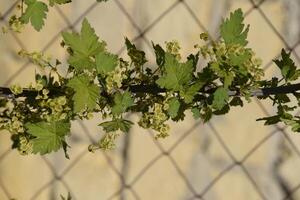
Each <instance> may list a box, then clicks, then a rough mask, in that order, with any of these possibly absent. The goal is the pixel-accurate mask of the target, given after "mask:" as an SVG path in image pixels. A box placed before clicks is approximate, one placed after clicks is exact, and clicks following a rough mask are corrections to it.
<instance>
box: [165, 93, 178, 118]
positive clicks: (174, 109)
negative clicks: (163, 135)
mask: <svg viewBox="0 0 300 200" xmlns="http://www.w3.org/2000/svg"><path fill="white" fill-rule="evenodd" d="M168 105H169V107H168V110H167V111H168V114H169V116H170V117H171V118H176V117H177V115H178V111H179V108H180V102H179V100H178V99H177V98H176V97H174V98H171V99H170V100H169V101H168Z"/></svg>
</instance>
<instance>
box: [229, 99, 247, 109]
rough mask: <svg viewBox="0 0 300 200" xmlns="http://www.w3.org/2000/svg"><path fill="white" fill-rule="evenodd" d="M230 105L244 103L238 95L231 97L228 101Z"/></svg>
mask: <svg viewBox="0 0 300 200" xmlns="http://www.w3.org/2000/svg"><path fill="white" fill-rule="evenodd" d="M229 104H230V105H231V106H241V107H243V105H244V103H243V101H242V100H241V98H240V97H233V99H232V100H231V101H230V103H229Z"/></svg>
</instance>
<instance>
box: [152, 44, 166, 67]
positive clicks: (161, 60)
mask: <svg viewBox="0 0 300 200" xmlns="http://www.w3.org/2000/svg"><path fill="white" fill-rule="evenodd" d="M152 46H153V49H154V51H155V57H156V64H157V65H158V66H159V67H162V66H163V65H164V64H165V54H166V53H165V51H164V50H163V48H162V47H161V46H160V45H159V44H156V45H155V44H154V43H152Z"/></svg>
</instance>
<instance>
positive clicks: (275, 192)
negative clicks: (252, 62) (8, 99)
mask: <svg viewBox="0 0 300 200" xmlns="http://www.w3.org/2000/svg"><path fill="white" fill-rule="evenodd" d="M73 1H74V2H73V3H72V4H69V5H65V6H61V7H59V8H53V9H51V11H50V13H49V16H48V20H47V22H46V26H45V27H44V29H43V30H42V31H41V32H35V31H34V30H33V29H32V28H31V27H26V29H25V31H24V32H23V33H22V34H13V33H8V34H6V35H0V64H1V65H0V66H1V69H0V85H2V86H9V85H11V84H13V83H19V84H26V83H29V82H31V81H32V80H33V78H34V73H35V70H37V69H36V67H35V66H34V65H32V64H30V63H27V62H26V61H24V60H22V59H20V58H19V57H18V56H17V54H16V52H17V51H18V50H20V49H26V50H28V51H40V50H43V51H44V52H45V53H47V54H49V55H52V56H53V57H57V58H59V59H61V60H64V61H65V60H66V54H65V51H64V49H62V48H61V47H60V42H61V40H62V38H61V36H60V31H61V30H63V29H68V28H70V27H72V28H74V30H79V29H80V24H81V21H82V20H83V18H84V17H86V18H87V19H88V20H89V21H90V23H91V24H92V25H93V26H94V27H95V30H96V32H97V33H98V34H99V36H100V37H101V38H102V39H103V40H105V41H107V44H108V48H109V49H110V50H111V51H112V52H115V53H119V54H121V55H125V53H126V52H124V48H123V46H124V37H125V36H127V37H128V38H129V39H131V40H134V41H135V44H136V45H137V46H138V47H139V48H142V49H144V50H145V51H146V52H147V54H148V60H149V62H148V65H149V66H150V65H154V64H155V62H154V55H153V51H152V50H151V41H153V42H155V43H160V44H163V43H164V42H165V41H168V40H172V39H177V40H178V41H179V42H180V43H181V44H182V53H183V54H184V55H187V54H188V53H189V52H191V51H192V50H193V44H195V43H197V42H198V41H199V33H201V32H204V31H209V33H210V34H211V35H213V36H214V37H215V38H217V37H218V31H217V30H218V27H219V24H220V22H221V17H222V16H228V14H229V12H230V11H232V10H234V9H236V8H239V7H240V8H242V9H243V11H244V12H245V13H246V19H245V21H246V23H249V24H251V29H250V32H249V46H250V47H251V48H253V49H254V51H255V52H257V55H258V56H259V57H261V58H262V59H263V61H264V62H263V66H264V67H265V73H266V77H268V78H270V77H272V76H275V75H278V74H279V71H278V70H277V69H276V67H275V66H274V65H273V64H272V62H271V60H272V59H274V58H276V57H277V56H278V54H279V53H280V50H281V48H290V49H292V50H293V57H294V58H295V60H296V63H297V64H298V66H299V61H300V60H299V58H300V44H299V40H300V1H299V0H265V1H258V0H256V1H254V0H253V1H251V0H182V1H176V0H110V1H108V2H107V3H98V4H97V3H95V1H96V0H73ZM15 2H16V0H0V14H1V16H3V18H2V20H1V21H0V26H3V25H5V24H7V21H8V18H7V15H9V13H8V14H7V10H8V9H9V8H10V7H11V6H12V5H13V4H14V3H15ZM255 5H256V6H255ZM9 12H10V11H9ZM199 68H201V62H200V63H199ZM274 112H275V108H274V107H272V104H270V103H269V102H267V101H259V100H257V99H255V98H253V101H252V102H251V103H249V104H245V106H244V107H243V108H242V109H241V108H233V109H232V110H231V111H230V113H229V114H227V115H226V116H219V117H214V118H213V119H212V120H211V121H210V122H209V123H207V124H202V123H201V122H200V121H195V120H194V119H193V117H192V116H191V114H190V113H186V114H187V119H186V120H185V121H184V122H180V123H172V122H170V123H171V125H172V128H171V136H170V137H168V138H166V139H163V140H158V141H156V140H154V139H153V132H151V131H148V130H143V129H141V128H139V127H138V126H134V127H133V130H132V131H131V132H130V133H129V134H127V135H122V136H121V137H120V138H119V139H118V141H117V143H118V144H117V148H116V149H115V150H112V151H109V152H101V151H99V152H96V153H94V154H92V153H89V152H88V151H87V146H88V145H89V144H90V143H91V142H93V141H95V140H96V139H97V138H99V137H100V136H101V135H102V134H103V132H102V130H101V128H99V127H97V124H98V123H99V120H98V119H97V117H96V119H95V120H92V121H76V122H74V123H73V124H72V133H73V136H72V137H71V138H70V139H69V143H70V145H71V146H72V148H71V150H70V156H71V159H70V160H66V159H65V158H64V154H63V152H61V151H59V152H58V153H55V154H51V155H47V156H43V157H41V156H25V157H24V156H21V155H19V154H18V152H16V151H11V150H10V145H11V143H10V140H9V137H10V134H9V133H8V132H5V131H2V132H0V200H5V199H12V198H15V199H17V200H31V199H37V200H48V199H49V200H52V199H60V197H59V196H60V194H63V195H66V194H67V193H68V192H70V193H71V195H72V197H73V199H77V200H83V199H84V200H102V199H111V200H118V199H120V200H135V199H142V200H177V199H180V200H187V199H205V200H258V199H268V200H280V199H292V200H300V190H297V189H298V188H299V187H300V185H299V184H300V170H299V169H300V135H299V134H295V133H293V132H291V131H290V129H289V128H285V127H284V126H283V125H281V124H279V125H276V126H269V127H266V126H263V123H262V122H256V121H255V119H257V118H259V117H263V116H267V115H272V114H274ZM128 118H130V119H132V120H133V121H136V120H137V118H138V116H137V114H130V115H128Z"/></svg>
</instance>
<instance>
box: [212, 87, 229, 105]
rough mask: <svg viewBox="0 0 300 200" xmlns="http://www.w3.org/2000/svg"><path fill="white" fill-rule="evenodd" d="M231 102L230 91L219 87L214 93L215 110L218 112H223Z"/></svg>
mask: <svg viewBox="0 0 300 200" xmlns="http://www.w3.org/2000/svg"><path fill="white" fill-rule="evenodd" d="M228 100H229V96H228V89H227V88H224V87H219V88H218V89H217V90H216V91H215V92H214V98H213V104H212V106H213V108H215V109H217V110H221V109H222V108H223V107H224V106H225V105H226V103H227V101H228Z"/></svg>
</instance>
